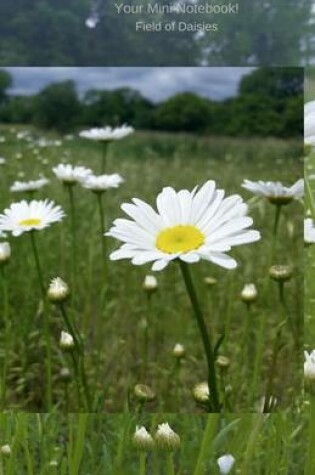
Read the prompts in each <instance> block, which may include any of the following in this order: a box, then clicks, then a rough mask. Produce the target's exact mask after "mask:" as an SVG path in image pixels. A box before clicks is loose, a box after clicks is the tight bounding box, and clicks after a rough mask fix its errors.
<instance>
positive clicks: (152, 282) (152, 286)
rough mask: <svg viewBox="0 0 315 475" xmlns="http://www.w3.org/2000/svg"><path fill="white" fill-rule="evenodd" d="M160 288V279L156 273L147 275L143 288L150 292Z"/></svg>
mask: <svg viewBox="0 0 315 475" xmlns="http://www.w3.org/2000/svg"><path fill="white" fill-rule="evenodd" d="M157 288H158V281H157V279H156V277H154V275H146V276H145V279H144V282H143V290H145V291H146V292H148V293H153V292H155V291H156V290H157Z"/></svg>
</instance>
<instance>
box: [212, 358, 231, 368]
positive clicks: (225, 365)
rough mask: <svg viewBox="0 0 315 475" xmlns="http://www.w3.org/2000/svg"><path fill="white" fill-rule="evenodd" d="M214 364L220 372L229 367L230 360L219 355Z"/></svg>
mask: <svg viewBox="0 0 315 475" xmlns="http://www.w3.org/2000/svg"><path fill="white" fill-rule="evenodd" d="M216 363H217V365H218V366H219V367H220V368H221V369H222V370H225V369H227V368H228V367H229V366H230V364H231V360H230V358H228V357H227V356H223V355H220V356H218V358H217V361H216Z"/></svg>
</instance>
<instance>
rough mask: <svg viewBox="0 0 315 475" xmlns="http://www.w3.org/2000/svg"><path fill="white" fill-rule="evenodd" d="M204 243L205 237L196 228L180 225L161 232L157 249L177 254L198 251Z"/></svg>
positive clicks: (157, 241)
mask: <svg viewBox="0 0 315 475" xmlns="http://www.w3.org/2000/svg"><path fill="white" fill-rule="evenodd" d="M204 241H205V237H204V235H203V234H202V232H201V231H200V230H199V229H198V228H196V227H195V226H184V225H179V226H174V227H173V228H167V229H164V230H163V231H161V232H160V234H159V235H158V237H157V240H156V247H157V248H158V249H160V251H163V252H166V253H167V254H176V253H177V252H189V251H193V250H195V249H198V248H199V247H200V246H201V245H202V244H203V243H204Z"/></svg>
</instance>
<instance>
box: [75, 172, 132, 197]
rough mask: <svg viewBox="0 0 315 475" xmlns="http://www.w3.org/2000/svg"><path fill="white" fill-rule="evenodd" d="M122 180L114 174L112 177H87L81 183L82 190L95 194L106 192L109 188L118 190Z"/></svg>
mask: <svg viewBox="0 0 315 475" xmlns="http://www.w3.org/2000/svg"><path fill="white" fill-rule="evenodd" d="M123 181H124V179H123V178H122V177H121V176H120V175H118V173H114V174H113V175H99V176H95V175H89V176H88V177H87V178H86V180H85V181H84V182H83V186H84V188H87V189H88V190H92V191H94V192H95V193H98V192H103V191H106V190H108V189H110V188H118V187H119V185H121V183H123Z"/></svg>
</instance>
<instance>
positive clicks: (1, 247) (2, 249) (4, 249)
mask: <svg viewBox="0 0 315 475" xmlns="http://www.w3.org/2000/svg"><path fill="white" fill-rule="evenodd" d="M10 257H11V247H10V244H9V243H8V242H0V266H2V265H5V264H7V263H8V261H9V260H10Z"/></svg>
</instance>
